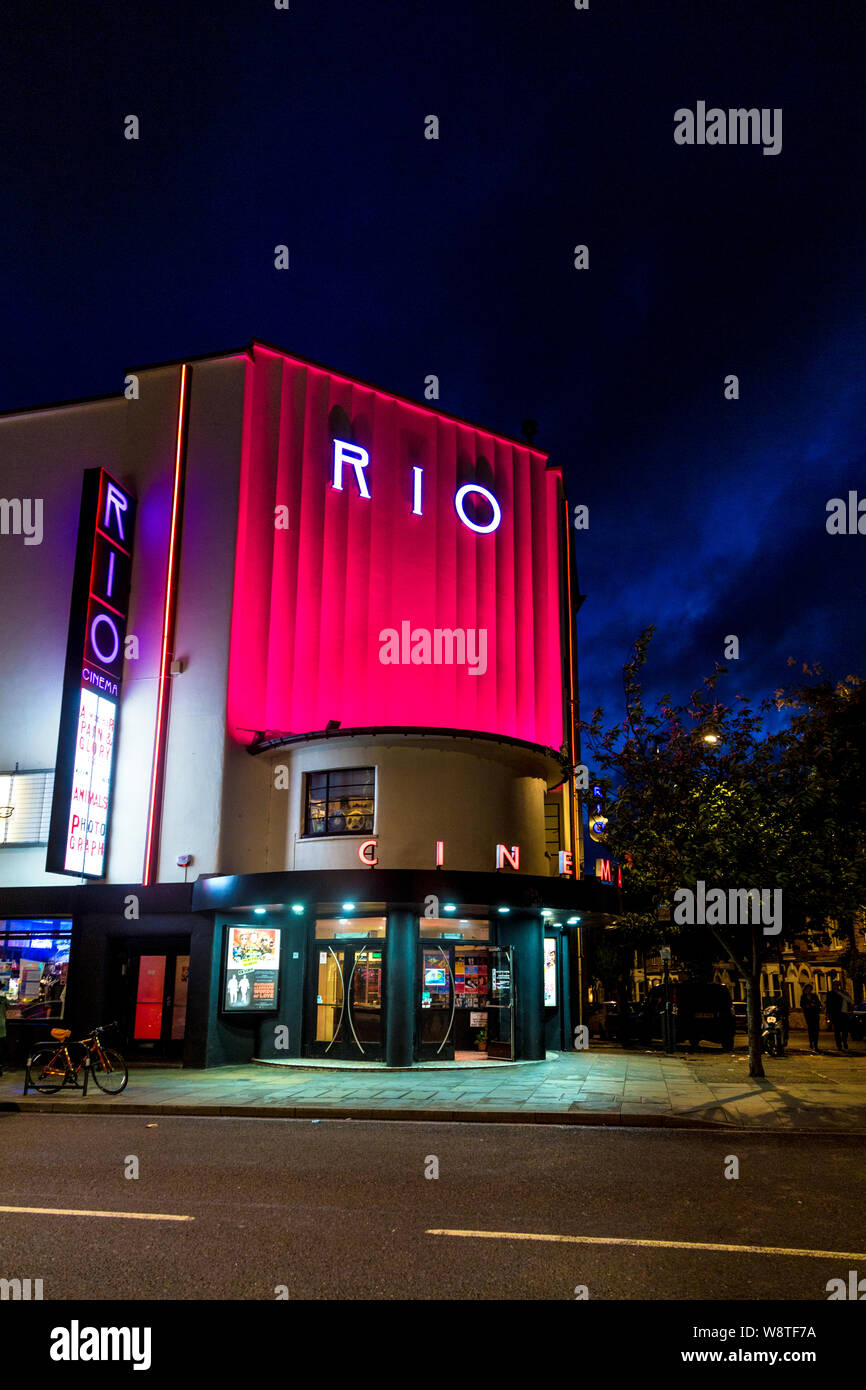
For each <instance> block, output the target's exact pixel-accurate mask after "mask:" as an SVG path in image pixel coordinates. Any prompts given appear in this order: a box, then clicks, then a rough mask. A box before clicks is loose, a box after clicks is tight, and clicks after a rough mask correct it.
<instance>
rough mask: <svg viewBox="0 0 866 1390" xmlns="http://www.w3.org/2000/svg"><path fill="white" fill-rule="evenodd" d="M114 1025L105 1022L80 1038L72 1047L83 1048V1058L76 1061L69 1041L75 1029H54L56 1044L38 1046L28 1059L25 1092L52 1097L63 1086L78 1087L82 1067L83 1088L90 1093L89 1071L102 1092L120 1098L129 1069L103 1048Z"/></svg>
mask: <svg viewBox="0 0 866 1390" xmlns="http://www.w3.org/2000/svg"><path fill="white" fill-rule="evenodd" d="M116 1026H117V1025H116V1024H114V1023H103V1024H102V1026H101V1027H99V1028H94V1029H93V1030H92V1031H91V1032H90V1033H88V1035H87V1037H85V1038H79V1039H78V1041H77V1042H74V1043H73V1044H72V1046H73V1047H80V1048H81V1049H82V1052H81V1056H80V1057H78V1058H77V1060H76V1061H73V1059H72V1056H71V1054H70V1051H69V1039H70V1038H71V1037H72V1030H71V1029H69V1028H52V1029H51V1036H52V1038H56V1040H57V1041H56V1043H55V1044H53V1045H48V1046H41V1047H37V1049H36V1051H35V1052H33V1053H31V1055H30V1056H29V1057H28V1058H27V1069H26V1072H25V1077H24V1089H25V1092H26V1091H28V1090H33V1091H39V1092H40V1093H41V1094H42V1095H49V1096H50V1095H53V1094H54V1093H55V1092H56V1091H59V1090H61V1089H62V1088H63V1087H64V1086H74V1087H75V1088H76V1090H77V1089H79V1087H78V1074H79V1072H80V1071H81V1069H82V1068H86V1071H85V1077H84V1085H83V1086H82V1087H81V1089H82V1090H83V1091H84V1092H85V1093H86V1091H87V1074H86V1073H87V1071H89V1072H90V1075H91V1076H92V1077H93V1079H94V1081H95V1082H96V1084H97V1086H98V1087H99V1089H100V1090H101V1091H105V1092H106V1093H107V1094H108V1095H112V1096H119V1095H120V1092H121V1091H122V1090H123V1089H124V1087H125V1086H126V1083H127V1081H128V1080H129V1070H128V1068H127V1065H126V1062H125V1061H124V1059H123V1057H121V1055H120V1053H119V1052H115V1051H113V1049H111V1048H108V1047H104V1046H103V1043H102V1034H103V1033H107V1032H108V1030H109V1028H115V1027H116Z"/></svg>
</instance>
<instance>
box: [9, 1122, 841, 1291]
mask: <svg viewBox="0 0 866 1390" xmlns="http://www.w3.org/2000/svg"><path fill="white" fill-rule="evenodd" d="M430 1155H433V1156H435V1157H436V1158H437V1159H438V1164H439V1177H438V1179H427V1178H425V1176H424V1172H425V1163H426V1160H427V1158H428V1156H430ZM728 1155H735V1156H737V1158H738V1159H739V1165H740V1177H739V1179H736V1180H732V1179H726V1178H725V1176H724V1169H725V1162H726V1157H727V1156H728ZM129 1156H135V1157H136V1158H137V1159H138V1165H139V1173H140V1176H139V1177H138V1178H137V1179H130V1178H126V1177H124V1169H125V1166H130V1165H128V1159H129ZM862 1165H863V1144H862V1141H861V1140H857V1139H854V1138H848V1137H845V1136H827V1137H826V1138H825V1137H821V1138H817V1139H816V1138H814V1137H801V1136H798V1135H796V1134H791V1135H785V1136H776V1135H773V1136H763V1135H752V1134H747V1133H738V1134H736V1135H732V1134H721V1133H713V1132H690V1131H673V1130H670V1131H665V1130H658V1131H656V1130H640V1129H634V1130H602V1129H592V1128H585V1127H569V1128H559V1127H554V1126H529V1125H525V1126H524V1125H503V1124H491V1125H467V1124H460V1125H451V1124H426V1123H414V1124H413V1123H406V1124H400V1123H394V1122H391V1123H383V1124H378V1123H375V1122H369V1123H368V1122H355V1121H321V1122H317V1123H314V1122H310V1121H293V1120H258V1119H256V1120H238V1119H203V1118H190V1117H186V1118H177V1119H174V1118H160V1119H159V1120H158V1121H154V1120H153V1119H148V1117H146V1116H117V1117H116V1118H115V1117H97V1116H93V1117H88V1116H59V1115H22V1114H2V1115H0V1203H2V1205H4V1206H7V1207H59V1208H64V1209H67V1208H76V1209H88V1210H93V1209H96V1210H101V1211H106V1210H107V1211H111V1212H138V1213H150V1214H152V1213H156V1214H174V1215H182V1216H191V1217H193V1218H194V1220H192V1221H183V1222H165V1221H152V1220H128V1219H123V1220H118V1219H107V1218H102V1217H95V1216H57V1215H46V1214H34V1213H31V1212H16V1211H13V1212H9V1211H5V1212H0V1278H13V1277H20V1278H27V1277H29V1278H41V1279H42V1280H43V1281H44V1296H45V1298H46V1299H106V1298H120V1299H204V1298H217V1299H273V1298H274V1297H275V1294H274V1290H275V1288H276V1287H277V1286H279V1285H285V1286H286V1287H287V1289H288V1295H289V1297H290V1298H316V1299H337V1298H338V1299H350V1300H351V1299H402V1298H410V1299H438V1298H445V1299H491V1298H505V1299H518V1300H523V1299H573V1298H574V1297H575V1292H574V1291H575V1287H576V1286H578V1285H586V1286H587V1289H588V1293H589V1297H590V1298H591V1299H621V1298H627V1299H647V1298H649V1299H689V1298H700V1299H736V1300H762V1299H779V1298H782V1299H806V1300H810V1301H812V1300H819V1301H821V1302H824V1301H826V1298H827V1294H826V1283H827V1280H828V1279H830V1278H835V1277H842V1278H846V1279H847V1275H848V1270H849V1269H850V1268H853V1267H856V1266H857V1261H856V1260H852V1259H849V1258H847V1256H846V1257H845V1258H838V1257H833V1256H830V1257H827V1256H824V1255H822V1256H820V1257H818V1258H811V1257H808V1258H807V1257H802V1256H793V1255H777V1254H757V1253H745V1252H742V1251H721V1250H699V1251H696V1250H689V1249H682V1248H674V1249H666V1248H655V1247H647V1246H638V1245H631V1244H628V1243H626V1244H623V1245H614V1244H599V1245H595V1244H587V1245H581V1244H570V1243H560V1242H545V1243H537V1242H532V1241H517V1240H513V1239H495V1240H483V1239H478V1238H474V1237H473V1238H470V1239H464V1238H459V1237H454V1236H438V1235H430V1234H427V1232H428V1231H429V1230H431V1229H443V1228H444V1229H448V1230H453V1229H456V1230H473V1231H499V1232H533V1233H548V1234H555V1235H581V1236H595V1237H604V1238H610V1237H620V1238H625V1239H626V1240H627V1241H634V1240H661V1241H675V1242H680V1241H682V1242H701V1243H707V1242H709V1243H716V1244H725V1245H736V1246H743V1245H760V1246H772V1247H793V1248H796V1249H807V1250H814V1251H816V1252H822V1251H828V1250H829V1251H841V1252H854V1253H857V1252H862V1251H866V1216H864V1203H863V1201H862V1191H863V1185H862ZM859 1267H860V1274H861V1275H866V1256H864V1258H863V1259H862V1260H861V1261H860V1266H859Z"/></svg>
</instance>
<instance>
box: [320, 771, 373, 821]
mask: <svg viewBox="0 0 866 1390" xmlns="http://www.w3.org/2000/svg"><path fill="white" fill-rule="evenodd" d="M374 786H375V769H374V768H372V767H349V768H344V769H339V770H335V771H333V772H310V773H308V774H307V778H306V791H305V795H306V806H305V811H304V835H305V836H312V835H367V834H370V833H371V832H372V830H373V818H374V806H375V796H374Z"/></svg>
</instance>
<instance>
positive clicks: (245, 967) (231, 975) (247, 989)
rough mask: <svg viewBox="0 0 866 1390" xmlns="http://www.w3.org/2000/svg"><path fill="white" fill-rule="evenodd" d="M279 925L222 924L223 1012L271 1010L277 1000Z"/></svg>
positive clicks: (278, 983)
mask: <svg viewBox="0 0 866 1390" xmlns="http://www.w3.org/2000/svg"><path fill="white" fill-rule="evenodd" d="M279 989H280V929H279V927H251V926H228V927H226V949H225V964H224V967H223V987H222V1008H223V1012H224V1013H259V1012H267V1011H268V1010H271V1011H273V1010H274V1009H276V1007H277V1004H278V1003H279Z"/></svg>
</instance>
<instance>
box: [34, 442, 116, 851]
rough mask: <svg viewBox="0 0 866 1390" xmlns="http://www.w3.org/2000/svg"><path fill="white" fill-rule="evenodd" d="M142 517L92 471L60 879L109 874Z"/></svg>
mask: <svg viewBox="0 0 866 1390" xmlns="http://www.w3.org/2000/svg"><path fill="white" fill-rule="evenodd" d="M135 511H136V503H135V498H134V497H132V496H131V494H130V493H129V492H127V491H126V489H125V488H123V487H121V486H120V484H119V483H117V482H115V480H114V479H113V478H112V477H110V475H109V474H108V473H106V471H105V469H104V468H88V469H86V470H85V473H84V483H83V487H82V491H81V512H80V519H79V524H78V546H77V549H76V553H75V572H74V575H73V581H72V597H71V602H70V608H69V638H68V641H67V646H66V669H65V672H64V679H63V700H62V704H61V709H60V733H59V736H58V741H57V763H56V772H55V775H54V799H53V801H52V805H51V829H50V831H49V836H48V853H47V856H46V861H45V867H46V869H47V870H48V871H49V872H50V873H61V874H74V875H76V876H77V877H82V878H101V877H102V875H103V873H104V865H105V849H106V844H107V840H108V826H109V821H110V817H111V782H112V774H113V768H114V746H115V742H116V734H117V711H118V705H119V702H120V687H121V681H122V677H123V661H124V639H125V637H126V620H127V614H128V609H129V582H130V571H131V568H132V540H133V533H134V528H135Z"/></svg>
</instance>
